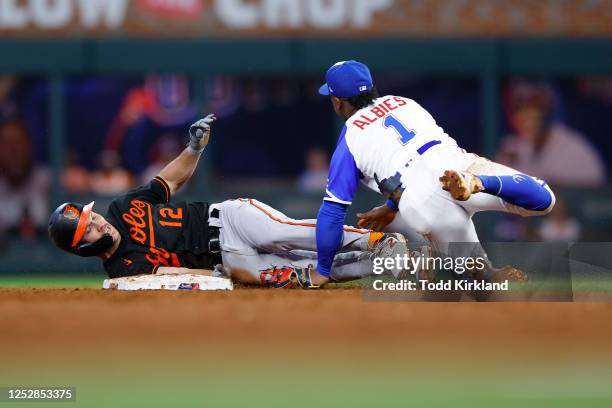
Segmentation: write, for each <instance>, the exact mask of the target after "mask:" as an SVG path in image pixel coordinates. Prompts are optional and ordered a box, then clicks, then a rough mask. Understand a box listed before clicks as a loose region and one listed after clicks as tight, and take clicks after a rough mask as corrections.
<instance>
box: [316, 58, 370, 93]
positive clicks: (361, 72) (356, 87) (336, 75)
mask: <svg viewBox="0 0 612 408" xmlns="http://www.w3.org/2000/svg"><path fill="white" fill-rule="evenodd" d="M325 80H326V81H327V83H326V84H324V85H323V86H322V87H321V88H319V93H320V94H321V95H325V96H328V95H333V96H337V97H338V98H350V97H352V96H356V95H359V94H360V93H363V92H367V91H369V90H371V89H372V87H374V82H372V74H370V69H369V68H368V67H367V66H366V65H365V64H362V63H361V62H357V61H353V60H350V61H340V62H337V63H335V64H334V65H332V67H331V68H330V69H328V70H327V74H326V75H325Z"/></svg>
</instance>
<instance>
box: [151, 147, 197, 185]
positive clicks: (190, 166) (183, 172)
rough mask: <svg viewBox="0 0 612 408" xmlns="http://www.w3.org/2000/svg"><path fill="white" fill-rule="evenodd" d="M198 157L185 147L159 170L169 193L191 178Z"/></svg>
mask: <svg viewBox="0 0 612 408" xmlns="http://www.w3.org/2000/svg"><path fill="white" fill-rule="evenodd" d="M199 159H200V154H194V153H193V152H191V151H190V150H189V148H187V149H185V150H183V151H182V152H181V153H180V154H179V155H178V156H177V157H176V159H174V160H172V161H171V162H170V163H168V164H167V165H166V167H164V168H163V169H162V171H160V172H159V177H161V178H162V179H164V181H165V182H166V183H167V184H168V187H170V193H171V194H174V193H175V192H176V191H177V190H178V189H179V188H181V186H182V185H183V184H185V183H186V182H187V180H189V179H190V178H191V176H192V175H193V172H194V171H195V168H196V166H197V165H198V160H199Z"/></svg>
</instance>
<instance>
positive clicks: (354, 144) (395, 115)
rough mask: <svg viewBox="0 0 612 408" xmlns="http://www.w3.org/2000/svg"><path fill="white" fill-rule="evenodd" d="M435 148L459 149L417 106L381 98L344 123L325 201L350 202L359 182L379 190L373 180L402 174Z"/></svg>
mask: <svg viewBox="0 0 612 408" xmlns="http://www.w3.org/2000/svg"><path fill="white" fill-rule="evenodd" d="M437 144H446V145H448V144H451V145H454V146H456V145H457V143H456V142H455V140H454V139H452V138H451V137H450V136H448V135H447V134H446V133H445V132H444V129H442V128H441V127H440V126H438V125H437V124H436V121H435V120H434V118H433V117H432V116H431V115H430V114H429V112H427V111H426V110H425V109H423V108H422V107H421V106H420V105H419V104H418V103H416V102H415V101H413V100H412V99H408V98H403V97H399V96H392V95H387V96H383V97H381V98H378V99H376V100H375V101H374V104H373V105H370V106H368V107H366V108H364V109H361V110H359V111H357V112H356V113H355V114H354V115H353V116H351V117H350V118H349V119H348V120H347V121H346V125H345V126H344V129H343V130H342V133H341V135H340V139H339V140H338V144H337V146H336V150H335V152H334V155H333V156H332V160H331V163H330V169H329V178H328V181H327V191H326V196H325V198H324V199H325V200H327V201H333V202H337V203H341V204H351V202H352V201H353V197H354V196H355V193H356V191H357V187H358V185H359V181H361V182H363V183H364V184H366V185H367V186H368V187H370V188H371V189H373V190H374V191H377V192H379V190H378V185H377V183H376V181H375V178H378V180H383V179H385V178H388V177H392V176H394V175H396V174H398V173H401V172H402V171H403V169H404V168H405V167H406V166H407V164H408V163H409V161H410V160H411V159H413V158H415V157H417V156H419V155H421V154H423V153H425V151H426V150H428V149H429V148H431V147H433V146H435V145H437ZM404 187H408V186H404Z"/></svg>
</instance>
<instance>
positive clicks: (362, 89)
mask: <svg viewBox="0 0 612 408" xmlns="http://www.w3.org/2000/svg"><path fill="white" fill-rule="evenodd" d="M367 90H368V87H367V86H366V85H364V86H360V87H359V91H360V92H363V91H367Z"/></svg>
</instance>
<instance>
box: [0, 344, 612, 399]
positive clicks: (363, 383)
mask: <svg viewBox="0 0 612 408" xmlns="http://www.w3.org/2000/svg"><path fill="white" fill-rule="evenodd" d="M389 357H391V355H390V354H387V358H389ZM184 358H188V353H187V352H186V353H185V357H184ZM389 359H390V360H392V358H389ZM117 364H118V366H117V367H116V369H115V370H107V371H104V370H102V371H98V370H96V369H95V368H94V367H91V369H90V370H87V369H85V368H83V367H82V368H81V369H80V370H73V371H67V372H64V373H62V372H58V371H54V372H53V374H50V373H48V374H41V373H37V374H32V373H30V374H23V375H25V376H26V377H24V378H22V377H21V375H16V376H14V377H13V379H12V381H11V384H13V383H15V382H19V381H21V382H23V381H26V382H27V383H28V384H30V385H37V384H39V385H49V384H62V385H71V386H75V387H76V388H77V391H76V395H77V401H76V402H73V403H53V406H57V407H87V408H99V407H100V408H101V407H119V406H124V407H131V406H147V407H152V408H155V407H160V408H162V407H163V408H167V407H195V406H201V407H252V408H259V407H262V408H274V407H279V408H281V407H283V408H285V407H289V408H302V407H303V408H314V407H364V408H372V407H377V408H378V407H398V406H417V407H419V406H423V407H454V408H475V407H483V408H484V407H487V408H488V407H508V408H510V407H513V408H514V407H522V408H529V407H533V408H543V407H561V408H563V407H568V408H569V407H577V406H588V407H610V406H612V389H610V387H608V384H609V383H610V380H612V377H611V373H610V370H609V369H602V368H601V367H593V366H588V365H584V366H581V365H580V364H578V365H572V366H567V367H564V366H561V365H560V366H555V367H543V366H542V365H539V363H537V362H534V363H533V364H531V365H530V366H529V368H528V369H520V368H519V367H516V366H515V367H507V366H504V365H499V366H495V365H492V364H490V363H487V364H482V362H474V364H473V365H472V368H471V369H468V370H467V371H466V370H458V369H457V368H452V367H445V368H443V367H441V366H436V365H434V366H430V367H422V366H419V367H414V366H413V367H408V366H407V367H401V368H400V367H397V366H395V365H393V363H391V364H389V365H388V366H384V365H383V366H381V365H379V364H376V365H374V366H373V367H370V369H367V368H366V367H364V366H363V365H359V364H357V365H355V366H354V367H347V366H346V365H344V366H340V365H336V364H335V362H334V361H333V360H332V361H330V360H327V359H326V360H323V361H321V363H320V366H319V369H316V368H313V367H308V368H303V367H302V368H298V367H286V366H285V367H282V366H278V365H277V364H273V366H272V367H270V366H269V365H268V364H263V363H262V366H261V367H259V368H255V367H253V366H252V365H249V366H247V365H245V366H244V367H241V366H239V365H236V362H232V363H231V367H227V366H225V367H224V366H223V365H219V366H218V365H217V363H215V364H213V365H208V366H203V367H201V368H199V369H194V368H193V367H189V368H187V367H185V368H184V369H183V370H181V367H180V364H172V365H170V366H168V365H155V364H153V363H151V362H149V364H148V365H147V370H146V372H145V371H141V370H138V369H135V368H134V367H131V368H130V367H124V365H125V362H117ZM189 365H190V364H187V366H189ZM120 368H121V370H119V369H120ZM119 371H120V372H121V374H120V376H119V377H117V372H119ZM2 377H4V376H2ZM45 377H47V378H45ZM0 378H1V377H0ZM26 378H27V379H26ZM116 378H121V381H119V380H118V379H116ZM2 379H3V380H4V383H5V384H6V379H5V378H2ZM0 406H7V405H6V404H1V405H0ZM16 406H19V407H37V406H40V404H27V403H20V404H18V405H16Z"/></svg>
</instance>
